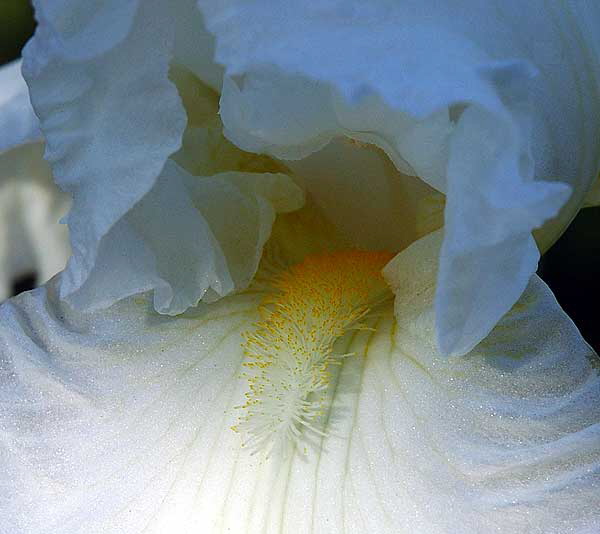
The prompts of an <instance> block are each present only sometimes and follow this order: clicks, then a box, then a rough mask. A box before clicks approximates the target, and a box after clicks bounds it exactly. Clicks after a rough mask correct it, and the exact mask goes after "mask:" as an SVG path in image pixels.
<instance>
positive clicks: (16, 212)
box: [0, 143, 70, 301]
mask: <svg viewBox="0 0 600 534" xmlns="http://www.w3.org/2000/svg"><path fill="white" fill-rule="evenodd" d="M43 151H44V148H43V145H42V144H41V143H29V144H25V145H22V146H19V147H17V148H13V149H12V150H8V151H6V152H4V153H2V154H0V301H1V300H4V299H5V298H7V297H9V296H11V294H12V289H13V288H12V286H13V284H14V283H15V282H16V281H17V280H19V278H21V277H25V276H31V275H33V276H34V277H35V283H37V284H40V285H41V284H43V283H44V282H46V281H47V280H48V279H49V278H51V277H52V276H54V275H55V274H56V273H57V272H58V271H60V270H61V269H63V268H64V266H65V264H66V262H67V258H68V257H69V253H70V249H69V239H68V232H67V227H66V226H65V225H63V224H59V220H60V218H61V217H62V216H63V215H64V214H65V213H66V212H67V210H68V209H69V205H70V199H69V197H68V195H66V194H65V193H62V192H61V191H59V190H58V189H57V188H56V186H55V185H54V183H53V182H52V174H51V173H50V168H49V166H48V164H47V163H46V162H45V161H44V160H43V159H42V153H43Z"/></svg>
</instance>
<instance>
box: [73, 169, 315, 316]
mask: <svg viewBox="0 0 600 534" xmlns="http://www.w3.org/2000/svg"><path fill="white" fill-rule="evenodd" d="M303 201H304V198H303V193H302V190H301V189H300V188H299V187H298V186H296V185H295V184H294V183H293V182H292V181H291V180H290V178H289V177H288V176H286V175H283V174H259V173H243V172H229V173H220V174H215V175H213V176H210V177H201V176H192V175H190V174H189V173H187V172H186V171H185V170H184V169H182V168H181V167H179V166H178V165H177V164H176V163H174V162H173V161H170V160H169V161H168V162H167V163H166V164H165V167H164V169H163V172H162V173H161V175H160V176H159V178H158V180H157V182H156V184H155V185H154V187H153V188H152V189H151V190H150V192H149V193H148V194H147V195H145V196H144V197H143V198H142V200H141V201H140V202H138V204H136V206H135V207H134V208H133V209H132V210H130V211H129V212H128V213H127V215H126V216H125V217H123V218H122V219H121V220H119V221H118V222H117V224H115V225H114V226H113V227H112V228H111V230H110V231H109V232H108V233H107V234H106V235H105V236H104V238H103V239H102V241H101V243H100V247H99V249H98V256H97V259H96V262H95V265H94V268H93V269H92V271H91V273H90V274H89V277H88V279H87V281H86V283H85V284H84V285H83V287H82V288H81V289H80V290H78V291H76V292H74V293H72V294H71V295H69V297H68V299H67V300H68V302H70V303H71V304H72V305H75V306H76V307H78V308H80V309H97V308H100V307H107V306H109V305H110V304H112V303H113V302H115V301H116V300H119V299H121V298H124V297H127V296H129V295H135V294H136V293H141V292H144V291H149V290H154V306H155V309H156V310H158V311H159V312H161V313H169V314H177V313H181V312H183V311H185V310H186V309H187V308H188V307H190V306H195V305H196V304H197V303H198V301H199V300H200V299H202V298H204V299H205V300H208V301H210V300H215V299H216V298H218V297H222V296H224V295H227V294H228V293H231V292H232V291H234V290H237V289H243V288H245V287H247V285H248V284H249V282H250V280H251V279H252V277H253V276H254V274H255V272H256V269H257V267H258V263H259V261H260V258H261V255H262V250H263V245H264V244H265V242H266V240H267V239H268V237H269V236H270V233H271V226H272V224H273V222H274V220H275V215H276V213H278V212H279V213H284V212H288V211H292V210H295V209H298V208H300V207H301V206H302V203H303ZM115 273H118V277H116V276H115ZM70 274H71V271H67V272H66V273H65V274H64V276H69V275H70Z"/></svg>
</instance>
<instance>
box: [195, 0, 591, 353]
mask: <svg viewBox="0 0 600 534" xmlns="http://www.w3.org/2000/svg"><path fill="white" fill-rule="evenodd" d="M198 3H199V5H200V7H201V9H202V10H203V12H204V15H205V20H206V22H207V26H208V28H209V29H210V30H211V31H212V32H213V33H214V34H215V36H216V40H217V47H216V58H217V60H218V61H219V62H221V63H222V64H223V65H224V66H225V69H226V75H227V76H228V77H229V80H228V79H226V80H225V83H224V87H223V96H222V102H221V105H222V109H221V116H222V117H223V120H224V124H225V131H226V134H227V135H228V136H229V137H230V139H232V140H233V141H234V142H235V143H237V144H238V145H239V146H241V147H242V148H245V149H247V150H253V151H261V152H267V153H270V154H272V155H275V156H278V157H281V158H283V159H299V158H303V157H306V156H307V155H308V154H310V153H313V152H315V151H319V150H321V149H322V148H323V147H324V146H325V144H326V143H327V142H328V140H330V139H332V138H333V137H336V136H350V137H353V138H355V139H358V140H360V141H363V142H370V143H375V144H377V145H378V146H380V147H381V148H382V149H383V150H384V151H386V152H387V153H388V155H389V156H390V158H391V159H392V160H393V161H394V163H395V164H396V166H397V167H398V169H399V170H401V171H402V172H405V173H406V172H410V170H411V169H412V172H413V173H414V174H417V175H419V176H420V177H421V178H423V179H424V180H425V181H427V182H428V183H429V184H430V185H432V186H434V187H436V188H438V189H440V190H441V191H443V192H445V193H447V204H446V237H447V244H446V245H445V247H444V252H443V254H442V256H441V263H442V265H441V270H440V277H441V278H440V282H441V283H440V284H439V294H438V308H439V310H440V312H442V311H443V313H440V316H439V321H438V325H439V331H438V337H439V341H440V343H441V347H442V349H443V350H444V352H449V353H464V352H465V351H467V350H469V349H470V348H472V347H473V346H474V345H475V344H476V343H477V342H478V341H480V340H481V339H482V338H483V337H484V336H485V335H486V334H487V333H488V332H489V329H490V328H491V326H493V324H495V323H496V322H497V321H498V320H499V319H500V317H501V316H502V315H503V314H504V313H505V312H506V311H508V309H509V308H510V306H511V305H512V304H513V303H514V302H515V300H516V299H517V298H518V296H519V295H520V294H521V293H522V291H523V289H524V288H525V286H526V284H527V281H528V279H529V276H530V275H531V274H532V273H533V272H534V271H535V268H536V263H537V259H538V253H537V251H536V248H535V245H534V243H533V241H532V240H531V238H530V237H529V235H530V233H531V232H532V230H534V229H535V228H538V227H540V226H542V225H543V224H544V223H546V224H545V226H544V227H543V228H542V230H540V231H539V232H537V234H536V238H537V240H538V242H539V244H540V246H541V247H542V249H545V248H547V247H548V246H549V245H550V244H551V243H552V242H553V240H554V239H556V237H557V236H558V235H559V234H560V232H561V231H562V228H564V226H565V225H566V224H567V223H568V222H569V221H570V219H571V218H572V217H573V215H574V213H575V212H576V211H577V209H578V207H579V206H580V205H581V203H582V200H583V196H584V195H585V192H586V190H587V189H588V187H589V184H590V183H591V181H592V180H593V178H594V177H595V176H596V174H597V171H598V155H599V154H598V146H597V142H596V140H597V139H598V132H599V128H600V126H599V124H600V106H599V105H598V102H600V98H599V95H598V87H599V85H598V83H597V81H596V80H597V78H598V73H599V72H600V68H599V65H600V64H599V61H598V58H599V55H598V50H600V48H598V47H596V44H597V41H598V40H597V38H596V36H595V35H594V31H593V30H592V28H593V26H594V25H593V24H590V22H589V21H590V20H595V21H598V20H600V11H599V8H598V6H595V5H594V7H592V5H591V4H589V3H588V4H587V6H586V7H581V6H578V7H575V6H571V5H570V4H568V3H560V4H555V3H550V4H549V3H547V2H543V1H542V0H539V1H538V0H536V1H534V2H528V3H527V5H526V6H523V5H522V2H517V1H511V2H485V3H482V2H477V1H474V0H464V1H461V2H458V3H452V4H447V3H440V2H422V1H421V0H419V1H417V0H415V1H408V2H402V3H389V2H385V1H376V2H368V3H365V2H359V1H356V2H354V1H352V2H344V3H339V2H319V3H317V4H314V3H312V4H310V5H309V4H302V3H300V4H299V3H297V2H290V1H285V0H281V1H278V2H276V3H275V5H274V4H273V2H271V1H261V0H257V1H254V2H250V3H244V2H238V1H235V0H234V1H231V2H225V3H221V2H220V3H215V2H210V1H204V0H200V1H199V2H198ZM265 27H268V28H269V29H270V31H269V32H265V31H264V28H265ZM531 28H535V29H536V30H535V32H532V31H531ZM557 58H560V60H557ZM467 143H468V144H470V146H469V150H468V151H465V150H464V147H465V144H467ZM557 180H559V181H560V182H563V183H557V182H556V181H557ZM567 184H568V185H567ZM474 186H475V189H474ZM567 201H568V202H567ZM561 208H562V210H561ZM559 211H560V213H559ZM517 213H518V214H527V216H525V217H523V216H517V217H515V214H517ZM556 216H557V217H556ZM400 232H402V229H401V228H399V229H398V233H400ZM499 258H502V259H503V261H502V263H501V264H500V263H499V262H498V259H499ZM465 272H468V273H469V275H468V276H465V275H464V273H465ZM450 282H451V285H447V284H448V283H450ZM490 294H491V295H492V298H490Z"/></svg>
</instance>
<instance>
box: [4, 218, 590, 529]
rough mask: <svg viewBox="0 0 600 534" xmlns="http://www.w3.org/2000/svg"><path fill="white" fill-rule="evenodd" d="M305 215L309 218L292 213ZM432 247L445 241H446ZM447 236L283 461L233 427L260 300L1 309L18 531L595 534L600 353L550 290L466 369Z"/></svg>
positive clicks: (400, 270)
mask: <svg viewBox="0 0 600 534" xmlns="http://www.w3.org/2000/svg"><path fill="white" fill-rule="evenodd" d="M294 216H295V215H293V214H292V216H291V217H292V218H293V217H294ZM432 239H433V241H432ZM438 249H439V238H438V239H437V242H436V241H435V236H434V237H433V238H425V239H424V240H422V241H419V242H418V243H417V244H415V245H413V246H412V247H410V248H409V249H407V250H406V251H405V252H403V253H402V254H401V255H400V256H399V257H397V258H396V259H395V260H394V262H393V263H392V264H390V266H389V267H388V268H387V271H386V275H387V276H388V279H389V280H391V281H392V282H393V287H394V289H395V292H396V307H395V313H394V310H393V309H392V307H391V305H390V306H387V307H386V306H384V307H383V308H382V309H379V310H377V311H376V312H375V311H373V313H372V314H371V316H370V317H368V318H366V319H365V320H366V321H368V325H369V326H370V327H372V329H371V330H361V331H354V332H351V333H349V334H347V335H346V336H345V337H343V338H342V339H341V340H340V341H338V346H337V348H338V349H339V350H340V351H341V352H343V353H346V352H352V353H354V355H353V356H349V357H347V358H344V360H343V365H341V366H339V370H338V371H337V372H334V374H333V376H332V385H331V387H330V389H329V390H328V401H327V406H328V410H327V414H326V416H324V418H323V420H322V421H321V423H322V429H323V430H324V431H325V432H326V434H327V436H326V437H323V438H318V439H314V438H310V437H309V436H307V437H306V440H307V441H306V442H305V445H306V452H304V451H303V450H299V451H296V452H295V453H294V454H292V455H290V456H289V457H288V458H286V459H282V460H279V461H276V460H275V459H274V458H272V459H270V460H265V459H264V458H262V457H261V455H260V454H257V455H254V456H253V455H251V454H249V453H248V452H247V451H245V450H244V449H242V448H241V447H240V443H241V439H242V438H240V436H239V435H238V434H236V433H235V432H233V431H232V430H231V429H230V426H231V425H233V424H235V422H236V420H237V416H238V415H239V414H238V410H236V409H235V408H234V406H236V405H238V404H241V403H242V402H243V399H244V392H245V391H246V389H247V383H246V380H245V379H244V378H243V377H242V376H241V373H240V369H241V367H240V366H241V365H242V363H243V362H244V361H245V360H244V355H243V353H242V348H241V346H240V343H241V339H242V337H241V334H242V333H243V332H244V331H247V330H248V329H252V328H254V327H253V323H254V322H255V321H256V320H257V318H258V311H257V308H258V303H259V301H260V299H261V293H262V290H258V289H257V290H252V291H249V292H247V293H245V294H238V295H235V296H231V297H227V298H224V299H221V300H220V301H218V302H217V303H214V304H212V305H210V306H209V307H206V306H204V307H202V308H199V309H197V310H194V311H190V312H188V313H187V314H185V315H183V316H179V317H178V318H176V319H175V318H169V317H165V316H159V315H157V314H156V313H155V312H153V311H152V307H151V303H150V300H149V298H146V297H144V298H141V297H132V298H129V299H127V300H125V301H123V302H121V303H119V304H117V305H115V306H113V307H112V308H110V309H109V310H105V311H99V312H94V313H80V312H76V311H74V310H73V309H71V308H70V307H69V306H68V305H66V304H64V303H61V302H60V301H58V300H57V296H56V287H55V285H54V284H50V285H49V286H47V287H45V288H41V289H38V290H36V291H34V292H32V293H27V294H24V295H22V296H20V297H18V298H16V299H13V300H12V301H10V302H8V303H7V304H5V305H4V306H3V307H2V308H1V311H0V314H1V321H0V324H1V325H2V326H1V327H0V329H1V333H0V338H1V347H2V357H1V360H0V361H1V362H2V367H1V368H2V374H1V375H0V376H1V379H2V380H1V386H2V389H1V393H0V408H1V425H2V429H3V431H2V434H1V435H0V436H1V437H0V440H1V441H0V443H1V446H2V458H3V471H4V473H5V476H4V477H3V478H2V482H1V483H0V489H1V490H2V491H0V495H2V498H3V499H4V502H3V503H2V517H1V520H2V524H3V525H5V526H6V527H7V528H9V529H10V530H11V531H15V532H31V533H34V532H35V533H36V534H44V533H46V532H48V533H50V532H52V533H59V534H60V533H65V534H67V533H68V534H78V533H82V534H83V533H86V534H94V533H100V532H111V531H112V532H115V531H118V532H123V533H127V534H129V533H132V534H133V533H136V534H140V533H142V532H145V533H160V532H169V533H172V534H180V533H191V532H198V531H200V532H206V533H207V534H208V533H210V534H212V533H218V532H227V531H228V530H229V531H232V532H236V533H242V532H249V533H257V534H258V533H261V534H264V533H271V532H289V533H292V532H293V533H328V532H330V533H342V532H344V533H357V534H358V533H364V532H381V533H386V532H390V533H392V532H393V533H395V534H397V533H399V532H407V533H409V532H410V533H414V532H427V533H428V534H438V533H439V534H442V533H448V532H456V533H462V532H464V533H471V532H489V531H496V532H501V533H507V534H509V533H514V532H532V533H540V534H541V533H544V534H552V533H556V534H558V533H564V532H566V531H572V532H577V533H585V532H591V531H593V529H594V528H597V526H598V525H599V524H600V517H599V515H598V510H600V507H599V506H598V505H599V504H600V502H599V499H600V498H599V496H598V495H599V493H598V485H599V484H600V480H599V478H598V467H599V465H600V446H599V443H600V440H599V439H598V438H599V432H600V425H599V421H600V413H599V410H600V408H599V407H600V403H599V402H598V401H599V397H600V379H599V376H598V370H597V359H596V358H597V356H596V355H594V354H593V353H592V351H591V350H590V348H589V347H588V346H587V344H586V343H585V342H584V341H583V340H582V339H581V336H580V335H579V333H578V331H577V329H576V328H575V327H574V325H573V324H572V323H571V321H570V320H569V319H568V318H567V317H566V316H565V314H564V313H563V312H562V311H561V310H560V308H559V307H558V305H557V304H556V301H555V300H554V298H553V297H552V295H551V293H550V292H549V290H548V288H547V287H546V286H545V285H544V283H543V282H542V281H541V280H539V279H538V278H533V279H532V281H531V283H530V284H529V286H528V288H527V290H526V292H525V294H524V296H523V297H522V298H521V300H520V301H519V303H518V304H517V306H516V307H515V308H514V309H513V310H512V311H511V312H510V313H509V314H508V315H507V316H506V317H505V318H504V319H503V320H502V321H501V322H500V324H499V325H498V326H497V327H496V329H495V330H494V331H493V332H492V334H491V335H490V337H488V338H487V339H486V340H485V341H484V343H482V344H480V345H479V346H478V347H476V348H475V350H473V351H472V352H471V353H470V354H468V355H467V356H466V357H464V358H461V359H459V360H455V359H450V360H448V359H447V358H445V357H443V356H442V355H441V354H440V353H439V351H438V350H437V349H436V347H435V343H434V336H433V333H434V312H433V294H434V288H435V269H436V254H437V250H438Z"/></svg>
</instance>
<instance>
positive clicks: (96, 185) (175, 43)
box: [24, 1, 218, 300]
mask: <svg viewBox="0 0 600 534" xmlns="http://www.w3.org/2000/svg"><path fill="white" fill-rule="evenodd" d="M172 7H174V6H173V5H166V4H165V3H164V2H156V1H151V2H138V1H133V2H126V3H122V2H106V3H103V4H102V5H99V4H98V3H97V2H70V1H67V2H41V1H40V2H37V3H36V16H37V18H38V21H39V25H38V28H37V30H36V34H35V36H34V38H33V39H32V40H31V41H30V43H29V44H28V46H27V47H26V49H25V51H24V57H25V60H24V72H25V74H26V76H27V78H28V82H29V85H30V88H31V97H32V102H33V104H34V106H35V109H36V112H37V113H38V115H39V116H40V119H41V126H42V129H43V131H44V135H45V137H46V139H47V148H46V158H47V159H48V160H49V161H50V162H51V164H52V169H53V172H54V175H55V178H56V180H57V182H58V184H59V186H60V187H61V188H63V189H64V190H66V191H68V192H70V193H71V194H72V195H73V199H74V203H73V208H72V210H71V212H70V214H69V217H68V224H69V227H70V232H71V240H72V248H73V257H72V258H71V260H70V262H69V265H68V267H67V271H68V276H65V277H64V278H62V284H63V285H62V286H61V295H62V296H63V297H67V296H69V295H71V294H74V293H75V292H77V291H78V290H80V289H82V287H83V286H84V285H85V284H86V281H87V280H88V278H89V277H90V276H91V275H92V271H93V270H94V268H95V264H96V261H97V260H98V261H101V258H100V259H98V256H99V249H100V247H101V246H102V240H103V238H104V237H105V236H106V235H107V234H108V233H109V232H110V231H111V229H112V228H113V227H114V225H115V224H116V223H117V221H119V220H120V219H121V218H122V217H123V216H124V215H125V214H126V213H127V212H128V211H129V210H131V209H132V208H133V206H134V205H136V203H137V202H138V201H139V200H140V198H142V197H143V196H144V195H145V194H146V193H148V191H150V189H151V188H152V187H153V185H154V184H155V182H156V180H157V179H158V177H159V176H160V175H161V172H162V171H163V167H164V165H165V162H166V160H167V158H168V156H169V155H171V154H172V153H174V152H175V151H176V150H177V149H178V148H179V147H180V146H181V138H182V134H183V131H184V128H185V125H186V114H185V111H184V109H183V106H182V104H181V100H180V97H179V94H178V91H177V88H176V87H175V84H174V83H172V82H171V81H170V80H169V77H168V76H169V69H170V65H171V63H173V62H174V61H177V60H179V62H180V63H181V64H183V65H185V66H186V67H187V68H189V69H192V71H194V70H202V68H203V66H204V65H205V64H206V65H208V64H212V62H211V61H209V60H208V59H206V58H205V59H204V60H203V59H202V57H203V54H208V55H209V56H210V49H209V48H210V46H209V45H210V37H209V36H208V34H206V33H205V32H204V33H202V30H201V24H202V19H201V16H200V14H199V12H198V11H197V10H196V9H195V7H194V6H193V5H192V4H191V2H180V3H178V5H177V6H176V9H171V8H172ZM196 25H197V26H198V27H199V28H198V31H197V32H195V33H194V34H190V31H189V28H188V26H196ZM196 46H197V47H198V48H197V49H196V48H194V47H196ZM203 47H204V48H203ZM192 51H195V52H197V55H198V57H197V58H196V59H194V58H192V57H191V53H192ZM215 69H216V71H215ZM215 69H212V70H211V69H208V67H207V71H206V72H205V74H206V78H207V80H208V81H211V82H213V83H216V81H218V68H215ZM215 72H216V73H215ZM196 74H197V75H199V76H200V75H201V74H202V73H196ZM148 268H151V266H144V267H143V269H148ZM128 283H129V284H135V282H134V281H129V282H128ZM104 300H106V299H104Z"/></svg>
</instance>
